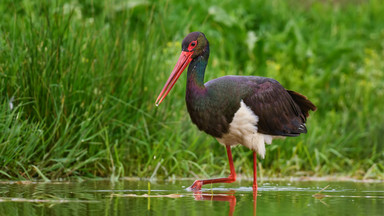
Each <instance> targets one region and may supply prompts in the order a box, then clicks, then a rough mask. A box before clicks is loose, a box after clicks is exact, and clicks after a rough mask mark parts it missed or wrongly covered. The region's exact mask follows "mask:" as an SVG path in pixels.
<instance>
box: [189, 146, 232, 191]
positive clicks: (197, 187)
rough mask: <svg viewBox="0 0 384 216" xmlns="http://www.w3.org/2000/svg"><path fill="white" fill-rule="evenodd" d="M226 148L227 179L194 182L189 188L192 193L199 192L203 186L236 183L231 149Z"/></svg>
mask: <svg viewBox="0 0 384 216" xmlns="http://www.w3.org/2000/svg"><path fill="white" fill-rule="evenodd" d="M226 148H227V155H228V161H229V169H230V171H231V174H229V176H228V178H217V179H205V180H196V181H195V182H194V183H193V184H192V186H191V187H189V189H190V190H192V191H199V190H201V187H202V186H203V185H205V184H213V183H232V182H234V181H236V172H235V168H234V166H233V159H232V152H231V147H230V146H226Z"/></svg>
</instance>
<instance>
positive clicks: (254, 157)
mask: <svg viewBox="0 0 384 216" xmlns="http://www.w3.org/2000/svg"><path fill="white" fill-rule="evenodd" d="M253 190H254V191H257V155H256V152H255V151H254V152H253Z"/></svg>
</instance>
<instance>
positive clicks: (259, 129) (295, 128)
mask: <svg viewBox="0 0 384 216" xmlns="http://www.w3.org/2000/svg"><path fill="white" fill-rule="evenodd" d="M208 58H209V43H208V40H207V38H206V37H205V35H204V34H203V33H201V32H192V33H190V34H188V35H187V36H186V37H185V38H184V40H183V43H182V52H181V55H180V57H179V60H178V61H177V63H176V66H175V67H174V69H173V71H172V73H171V75H170V77H169V78H168V81H167V82H166V84H165V86H164V87H163V89H162V91H161V93H160V95H159V96H158V98H157V100H156V105H157V106H158V105H159V104H160V103H161V102H162V101H163V100H164V98H165V97H166V96H167V94H168V93H169V91H170V90H171V89H172V87H173V86H174V85H175V83H176V81H177V79H178V78H179V77H180V75H181V73H182V72H183V71H184V69H185V68H186V67H187V66H188V64H189V67H188V74H187V92H186V96H185V99H186V103H187V108H188V112H189V115H190V117H191V119H192V122H193V123H194V124H196V125H197V127H198V128H199V129H200V130H202V131H204V132H206V133H207V134H209V135H212V136H213V137H215V138H216V139H217V140H218V141H219V143H221V144H223V145H224V146H225V147H226V149H227V156H228V160H229V167H230V172H231V173H230V175H229V177H228V178H217V179H206V180H196V181H195V182H194V183H193V184H192V186H191V187H189V189H191V190H193V191H198V190H201V187H202V185H204V184H211V183H231V182H234V181H235V180H236V173H235V168H234V166H233V160H232V153H231V146H234V145H238V144H241V145H244V146H246V147H248V148H249V149H251V150H253V169H254V173H253V177H254V181H253V188H254V190H255V191H257V179H256V173H257V168H256V163H257V162H256V159H257V155H256V153H258V154H259V155H260V156H261V157H262V158H264V155H265V143H267V144H271V142H272V139H273V138H276V137H295V136H299V135H300V134H301V133H306V132H307V128H306V126H305V122H306V120H307V117H308V116H309V110H313V111H315V110H316V106H315V105H314V104H313V103H312V102H311V101H309V100H308V99H307V97H305V96H304V95H302V94H299V93H297V92H294V91H290V90H286V89H285V88H284V87H283V86H282V85H281V84H280V83H279V82H278V81H276V80H274V79H271V78H266V77H259V76H224V77H220V78H217V79H214V80H211V81H209V82H207V83H205V84H204V73H205V68H206V66H207V63H208Z"/></svg>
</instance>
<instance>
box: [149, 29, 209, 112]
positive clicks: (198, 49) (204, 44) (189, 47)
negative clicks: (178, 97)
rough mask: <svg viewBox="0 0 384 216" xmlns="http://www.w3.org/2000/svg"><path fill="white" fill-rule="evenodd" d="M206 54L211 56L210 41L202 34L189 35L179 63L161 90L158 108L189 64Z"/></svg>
mask: <svg viewBox="0 0 384 216" xmlns="http://www.w3.org/2000/svg"><path fill="white" fill-rule="evenodd" d="M204 53H206V55H208V54H209V45H208V40H207V38H206V37H205V35H204V34H203V33H202V32H192V33H189V34H188V35H187V36H186V37H185V38H184V40H183V43H182V44H181V54H180V57H179V60H178V61H177V63H176V65H175V67H174V68H173V71H172V73H171V75H170V76H169V78H168V80H167V82H166V83H165V85H164V87H163V90H161V92H160V94H159V96H158V97H157V100H156V106H158V105H160V103H161V102H162V101H163V100H164V98H165V97H166V96H167V94H168V93H169V91H171V89H172V87H173V86H174V85H175V83H176V81H177V79H179V77H180V75H181V74H182V73H183V71H184V70H185V68H186V67H187V66H188V64H189V63H190V62H191V61H192V60H193V59H195V58H198V57H199V56H202V55H203V54H204Z"/></svg>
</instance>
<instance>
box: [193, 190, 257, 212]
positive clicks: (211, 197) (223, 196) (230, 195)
mask: <svg viewBox="0 0 384 216" xmlns="http://www.w3.org/2000/svg"><path fill="white" fill-rule="evenodd" d="M235 192H236V191H234V190H230V191H228V192H225V193H215V192H211V193H208V192H202V191H197V192H194V193H193V196H194V198H195V200H199V201H224V202H228V203H229V213H228V215H230V216H231V215H233V212H234V211H235V207H236V196H235ZM256 207H257V190H254V191H253V215H254V216H256Z"/></svg>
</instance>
